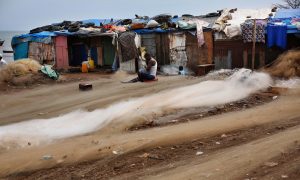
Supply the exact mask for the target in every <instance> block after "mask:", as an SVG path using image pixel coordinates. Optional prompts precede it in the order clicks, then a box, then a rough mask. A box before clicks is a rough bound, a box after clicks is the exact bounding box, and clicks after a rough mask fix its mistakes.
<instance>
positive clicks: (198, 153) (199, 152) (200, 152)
mask: <svg viewBox="0 0 300 180" xmlns="http://www.w3.org/2000/svg"><path fill="white" fill-rule="evenodd" d="M202 154H204V152H202V151H198V152H197V153H196V156H199V155H202Z"/></svg>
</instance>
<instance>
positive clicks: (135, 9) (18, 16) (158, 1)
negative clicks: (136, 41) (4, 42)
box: [0, 0, 281, 31]
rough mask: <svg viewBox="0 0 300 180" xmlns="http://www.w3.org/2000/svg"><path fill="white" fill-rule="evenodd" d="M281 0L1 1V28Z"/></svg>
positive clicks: (204, 10) (198, 12)
mask: <svg viewBox="0 0 300 180" xmlns="http://www.w3.org/2000/svg"><path fill="white" fill-rule="evenodd" d="M278 2H281V0H247V1H246V0H0V30H26V31H27V30H30V29H33V28H35V27H38V26H43V25H47V24H51V23H55V22H61V21H63V20H83V19H97V18H99V19H101V18H128V17H129V18H131V17H134V14H139V15H147V16H150V17H151V16H154V15H157V14H161V13H171V14H172V15H175V14H177V15H182V14H193V15H201V14H206V13H209V12H215V11H216V10H218V9H223V8H226V7H228V8H235V7H236V8H267V7H271V6H272V4H274V3H278Z"/></svg>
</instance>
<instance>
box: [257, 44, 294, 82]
mask: <svg viewBox="0 0 300 180" xmlns="http://www.w3.org/2000/svg"><path fill="white" fill-rule="evenodd" d="M263 71H265V72H267V73H269V74H270V75H272V76H274V77H278V78H284V79H289V78H291V77H296V76H298V77H300V49H294V50H289V51H287V52H285V53H283V54H281V55H280V56H279V57H278V58H277V59H276V60H275V61H274V62H273V64H272V65H271V66H270V67H268V68H265V69H264V70H263Z"/></svg>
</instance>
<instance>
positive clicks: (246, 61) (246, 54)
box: [243, 49, 248, 68]
mask: <svg viewBox="0 0 300 180" xmlns="http://www.w3.org/2000/svg"><path fill="white" fill-rule="evenodd" d="M243 61H244V62H243V65H244V68H247V67H248V51H247V49H244V51H243Z"/></svg>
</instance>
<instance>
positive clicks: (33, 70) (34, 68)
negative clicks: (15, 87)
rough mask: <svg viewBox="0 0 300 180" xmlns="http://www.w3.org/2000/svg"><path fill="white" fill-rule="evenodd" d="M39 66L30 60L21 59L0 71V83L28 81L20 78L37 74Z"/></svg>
mask: <svg viewBox="0 0 300 180" xmlns="http://www.w3.org/2000/svg"><path fill="white" fill-rule="evenodd" d="M40 69H41V65H40V64H39V63H38V62H37V61H35V60H32V59H22V60H18V61H15V62H13V63H9V64H8V65H7V66H5V67H4V68H2V69H1V70H0V81H2V82H8V83H13V82H14V81H15V79H24V80H26V79H28V78H22V77H31V75H35V74H38V71H39V70H40Z"/></svg>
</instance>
